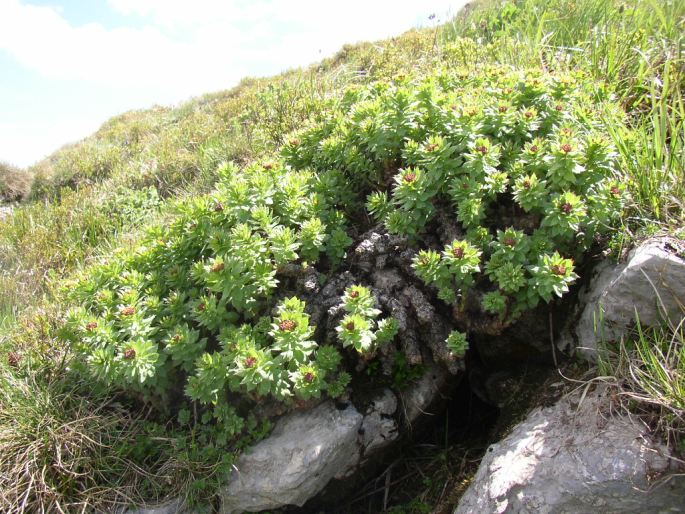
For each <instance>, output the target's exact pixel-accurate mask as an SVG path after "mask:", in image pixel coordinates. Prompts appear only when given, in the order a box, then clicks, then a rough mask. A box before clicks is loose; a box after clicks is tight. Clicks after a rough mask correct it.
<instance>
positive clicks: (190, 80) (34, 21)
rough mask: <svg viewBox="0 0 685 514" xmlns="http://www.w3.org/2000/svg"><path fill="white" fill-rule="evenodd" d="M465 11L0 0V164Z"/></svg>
mask: <svg viewBox="0 0 685 514" xmlns="http://www.w3.org/2000/svg"><path fill="white" fill-rule="evenodd" d="M464 3H466V2H465V0H422V1H418V2H417V1H416V0H346V1H345V2H324V1H321V0H318V1H316V0H193V1H192V2H191V1H189V0H82V1H76V0H26V1H23V0H0V160H3V161H9V162H11V163H14V164H16V165H19V166H27V165H29V164H32V163H33V162H35V161H38V160H40V159H41V158H42V157H44V156H45V155H47V154H49V153H51V152H53V151H54V150H56V149H57V148H59V147H61V146H62V145H64V144H66V143H69V142H73V141H77V140H79V139H81V138H83V137H85V136H87V135H89V134H90V133H92V132H94V131H95V130H97V128H98V127H99V126H100V125H101V124H102V123H103V122H104V121H106V120H107V119H108V118H110V117H111V116H113V115H115V114H119V113H122V112H125V111H128V110H132V109H141V108H146V107H150V106H152V105H154V104H160V105H173V104H177V103H179V102H182V101H183V100H186V99H188V98H191V97H193V96H197V95H201V94H204V93H208V92H211V91H216V90H221V89H227V88H230V87H232V86H233V85H235V84H237V83H238V81H239V80H240V79H241V78H242V77H245V76H264V75H272V74H275V73H279V72H281V71H284V70H286V69H288V68H293V67H297V66H303V65H306V64H309V63H312V62H314V61H317V60H319V59H321V58H323V57H326V56H329V55H331V54H333V53H334V52H335V51H336V50H338V49H339V48H340V47H341V46H342V45H343V44H345V43H354V42H357V41H364V40H374V39H380V38H385V37H389V36H392V35H396V34H400V33H402V32H404V31H405V30H408V29H410V28H412V27H418V26H428V25H432V24H434V23H437V22H439V21H444V20H445V19H447V18H448V17H450V16H451V15H453V14H454V13H456V11H457V10H458V9H459V7H460V6H461V5H463V4H464ZM431 14H436V16H437V18H436V19H435V20H432V21H429V16H430V15H431Z"/></svg>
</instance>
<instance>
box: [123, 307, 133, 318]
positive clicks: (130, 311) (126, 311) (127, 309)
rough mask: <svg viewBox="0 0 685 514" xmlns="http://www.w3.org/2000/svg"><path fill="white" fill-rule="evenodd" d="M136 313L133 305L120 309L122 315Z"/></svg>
mask: <svg viewBox="0 0 685 514" xmlns="http://www.w3.org/2000/svg"><path fill="white" fill-rule="evenodd" d="M135 313H136V308H135V307H124V308H123V309H121V315H122V316H133V315H134V314H135Z"/></svg>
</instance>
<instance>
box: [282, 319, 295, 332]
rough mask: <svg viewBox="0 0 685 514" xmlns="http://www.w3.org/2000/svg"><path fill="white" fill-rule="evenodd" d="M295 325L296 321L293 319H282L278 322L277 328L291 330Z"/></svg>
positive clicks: (285, 330) (284, 330)
mask: <svg viewBox="0 0 685 514" xmlns="http://www.w3.org/2000/svg"><path fill="white" fill-rule="evenodd" d="M296 327H297V321H295V320H294V319H284V320H283V321H281V322H280V323H279V324H278V328H279V329H280V330H282V331H283V332H292V331H293V330H295V328H296Z"/></svg>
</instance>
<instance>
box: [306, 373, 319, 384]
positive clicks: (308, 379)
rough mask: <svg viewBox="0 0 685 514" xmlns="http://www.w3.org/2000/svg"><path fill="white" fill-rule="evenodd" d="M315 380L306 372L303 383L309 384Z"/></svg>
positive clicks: (313, 376)
mask: <svg viewBox="0 0 685 514" xmlns="http://www.w3.org/2000/svg"><path fill="white" fill-rule="evenodd" d="M315 378H316V376H315V375H314V373H312V372H311V371H307V372H306V373H305V374H304V381H305V382H307V383H308V384H311V383H312V382H314V379H315Z"/></svg>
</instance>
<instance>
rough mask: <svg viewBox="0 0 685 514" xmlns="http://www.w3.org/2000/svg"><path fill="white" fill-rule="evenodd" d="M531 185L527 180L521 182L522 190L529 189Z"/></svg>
mask: <svg viewBox="0 0 685 514" xmlns="http://www.w3.org/2000/svg"><path fill="white" fill-rule="evenodd" d="M532 185H533V184H531V183H530V180H528V179H526V180H524V181H523V189H530V188H531V186H532Z"/></svg>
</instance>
